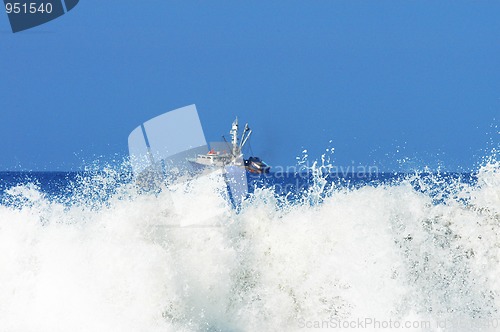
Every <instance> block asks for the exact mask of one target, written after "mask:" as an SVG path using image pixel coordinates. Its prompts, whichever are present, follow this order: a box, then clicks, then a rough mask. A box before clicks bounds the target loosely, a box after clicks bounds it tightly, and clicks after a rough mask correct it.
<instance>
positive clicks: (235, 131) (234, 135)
mask: <svg viewBox="0 0 500 332" xmlns="http://www.w3.org/2000/svg"><path fill="white" fill-rule="evenodd" d="M229 133H230V134H231V143H232V144H233V156H234V157H239V155H240V149H239V146H238V117H236V120H234V122H233V127H232V128H231V131H230V132H229Z"/></svg>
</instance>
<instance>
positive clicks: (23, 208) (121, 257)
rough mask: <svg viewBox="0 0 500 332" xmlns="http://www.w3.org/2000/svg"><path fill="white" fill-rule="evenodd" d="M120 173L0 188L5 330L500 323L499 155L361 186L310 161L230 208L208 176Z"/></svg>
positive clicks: (0, 301) (0, 325)
mask: <svg viewBox="0 0 500 332" xmlns="http://www.w3.org/2000/svg"><path fill="white" fill-rule="evenodd" d="M120 176H121V175H120V172H116V171H107V172H104V173H95V174H93V175H89V176H82V177H80V178H78V179H76V180H75V181H74V183H73V185H72V186H70V189H69V192H68V193H66V195H64V197H59V198H58V199H54V198H53V197H50V196H49V195H47V194H45V193H44V192H43V191H42V190H41V189H40V188H39V186H37V185H35V184H23V185H17V186H13V187H11V188H9V189H7V190H6V192H5V193H4V196H3V203H2V205H0V253H1V255H0V330H2V331H203V330H206V331H219V330H220V331H270V330H292V331H293V330H304V329H307V328H319V327H321V328H336V329H337V330H341V329H342V330H355V329H365V330H380V329H384V328H390V327H395V328H398V327H399V329H401V327H405V328H408V330H410V327H411V328H412V329H414V330H429V331H437V330H447V331H471V330H474V329H476V330H482V331H484V330H486V329H487V328H490V329H495V328H496V329H500V326H499V325H500V321H498V322H497V321H496V319H497V318H500V314H499V312H498V311H499V309H500V279H499V278H498V276H499V275H500V264H499V259H500V227H499V223H500V163H499V162H495V161H491V162H489V163H487V164H486V165H484V166H482V167H481V168H480V169H479V170H478V172H477V174H476V178H477V180H476V181H474V182H467V181H461V179H460V178H457V179H454V180H453V179H452V180H450V179H448V178H445V177H444V176H442V175H439V174H431V175H425V176H424V175H422V174H413V175H407V176H404V177H401V178H398V179H396V180H393V181H389V182H383V181H382V182H376V183H375V182H374V183H367V184H364V185H361V186H356V187H350V186H346V185H343V184H341V183H336V182H335V181H330V182H328V181H327V180H326V177H325V173H324V172H321V171H318V168H316V173H314V172H313V178H312V179H313V181H312V182H310V185H309V186H308V187H307V189H306V190H304V191H302V192H301V193H300V194H299V196H298V197H296V198H295V199H290V198H289V197H288V196H286V195H278V194H276V188H275V187H273V186H264V187H259V188H255V190H253V193H252V194H251V196H250V197H249V198H248V199H247V200H246V201H244V203H243V204H242V206H241V209H240V211H239V213H236V212H235V211H234V209H232V208H231V206H230V204H228V203H227V197H225V195H224V192H225V184H224V182H223V181H222V180H221V178H220V177H218V176H216V175H213V176H211V177H205V178H202V179H200V180H198V182H196V183H192V182H191V183H190V182H187V183H185V184H184V185H183V186H180V187H177V188H173V189H171V190H164V191H162V192H160V193H157V194H138V193H137V191H136V190H135V188H134V186H133V184H132V183H130V182H127V181H125V183H123V181H121V178H120ZM327 183H329V184H330V185H325V184H327ZM179 225H181V226H183V227H178V226H179ZM495 322H497V323H495ZM408 323H411V324H408ZM376 324H379V325H376ZM390 324H391V325H390ZM405 324H406V325H405ZM495 324H497V325H496V326H495Z"/></svg>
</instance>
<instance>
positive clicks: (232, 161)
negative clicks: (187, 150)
mask: <svg viewBox="0 0 500 332" xmlns="http://www.w3.org/2000/svg"><path fill="white" fill-rule="evenodd" d="M229 134H230V135H231V140H230V142H228V141H227V140H226V139H225V138H224V142H214V143H210V150H209V151H208V152H207V153H205V154H198V155H197V156H196V158H193V159H190V160H189V161H190V162H192V163H193V164H194V165H196V166H202V167H203V166H208V167H224V166H228V165H229V166H242V167H245V169H246V170H247V171H249V172H251V173H257V174H263V173H269V170H270V167H269V166H268V165H267V164H266V163H265V162H264V161H262V159H260V158H259V157H249V158H248V159H245V158H244V156H243V152H242V151H243V148H244V147H245V145H246V144H247V143H248V141H249V138H250V135H251V134H252V130H251V129H250V127H249V126H248V123H246V124H245V127H244V129H243V132H242V134H241V136H240V135H239V125H238V118H236V119H235V120H234V122H233V125H232V127H231V130H230V132H229Z"/></svg>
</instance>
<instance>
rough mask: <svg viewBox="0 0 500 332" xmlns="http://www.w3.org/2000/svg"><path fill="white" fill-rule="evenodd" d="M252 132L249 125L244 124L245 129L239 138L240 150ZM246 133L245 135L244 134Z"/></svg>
mask: <svg viewBox="0 0 500 332" xmlns="http://www.w3.org/2000/svg"><path fill="white" fill-rule="evenodd" d="M251 134H252V130H251V129H250V127H248V123H247V124H245V130H243V134H242V135H241V140H240V151H241V150H242V149H243V146H244V145H245V144H246V142H247V141H248V138H249V137H250V135H251ZM245 135H246V136H245Z"/></svg>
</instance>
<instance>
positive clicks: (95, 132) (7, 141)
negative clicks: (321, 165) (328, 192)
mask: <svg viewBox="0 0 500 332" xmlns="http://www.w3.org/2000/svg"><path fill="white" fill-rule="evenodd" d="M499 17H500V2H498V1H439V2H435V1H333V0H332V1H330V0H328V1H327V0H324V1H305V0H304V1H258V2H235V1H187V0H184V1H166V0H158V1H153V0H149V1H129V0H121V1H119V2H118V1H97V0H81V1H80V3H79V5H78V6H77V7H76V8H75V9H73V10H72V11H71V12H69V13H67V14H66V15H64V16H62V17H61V18H59V19H56V20H54V21H52V22H49V23H47V24H45V25H42V26H40V27H37V28H34V29H31V30H28V31H25V32H20V33H16V34H13V33H12V32H11V31H10V27H9V25H8V19H7V15H0V114H1V116H0V128H1V130H0V141H1V142H2V144H1V145H0V151H1V159H0V170H20V169H24V170H69V169H73V170H77V169H81V168H82V167H83V166H84V165H88V164H90V163H92V162H94V161H95V160H100V161H101V162H105V161H109V160H113V159H116V158H118V159H120V158H122V157H123V156H125V155H126V154H127V137H128V134H129V133H130V132H131V131H132V130H133V129H134V128H135V127H136V126H137V125H139V124H140V123H141V122H144V121H146V120H148V119H150V118H152V117H154V116H156V115H159V114H161V113H163V112H166V111H168V110H171V109H175V108H178V107H182V106H185V105H189V104H193V103H194V104H196V105H197V107H198V111H199V113H200V117H201V120H202V124H203V126H204V129H205V135H206V136H207V139H208V140H218V139H219V138H220V136H221V135H222V134H227V133H226V132H227V131H228V130H229V126H230V123H231V122H232V120H233V119H234V117H235V116H239V118H240V119H241V120H242V121H248V122H250V125H251V127H252V128H253V130H254V137H253V139H252V148H253V151H254V152H255V154H257V155H260V156H261V157H263V158H264V159H265V160H266V161H267V162H268V163H270V164H271V165H293V164H295V162H296V160H295V158H296V157H297V156H299V155H301V152H302V150H304V149H308V154H309V156H310V157H311V158H317V157H319V156H320V155H321V154H322V153H323V152H324V151H325V149H326V148H329V147H334V148H335V150H336V151H335V154H334V158H333V160H334V162H335V163H336V164H337V165H339V166H349V165H353V164H354V165H367V166H369V165H377V166H380V167H381V170H392V169H396V170H405V169H410V168H422V167H424V166H426V165H428V166H431V167H437V166H438V165H441V166H442V167H444V168H445V169H448V170H468V169H473V168H474V167H476V164H477V162H479V161H480V159H481V157H482V156H484V155H487V154H488V151H489V150H491V148H493V147H498V144H499V141H500V140H499V134H498V131H499V129H498V128H496V127H495V126H496V125H497V124H498V122H499V115H500V19H499ZM330 140H331V141H332V142H331V143H329V141H330ZM401 160H406V163H405V164H401Z"/></svg>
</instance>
